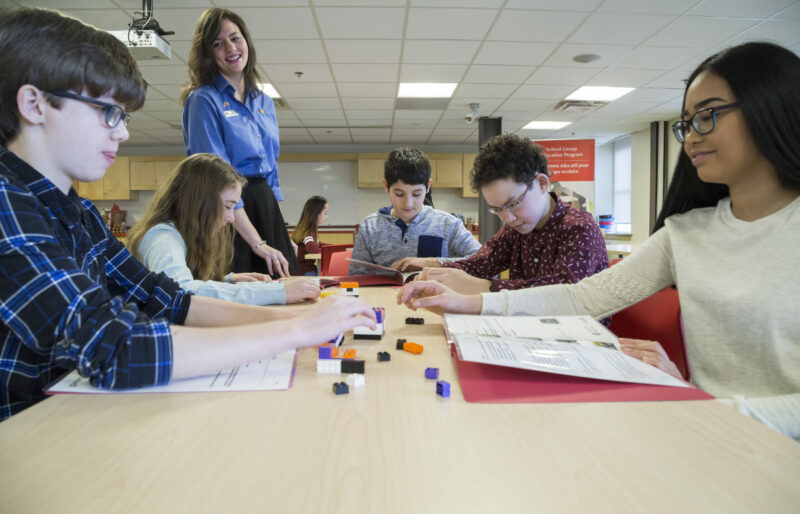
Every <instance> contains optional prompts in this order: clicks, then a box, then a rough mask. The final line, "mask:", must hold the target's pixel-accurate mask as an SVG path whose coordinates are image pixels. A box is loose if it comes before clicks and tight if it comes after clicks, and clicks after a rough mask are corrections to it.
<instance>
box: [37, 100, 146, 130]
mask: <svg viewBox="0 0 800 514" xmlns="http://www.w3.org/2000/svg"><path fill="white" fill-rule="evenodd" d="M45 93H49V94H51V95H53V96H58V97H61V98H71V99H73V100H80V101H81V102H86V103H87V104H92V105H96V106H98V107H102V108H103V114H104V115H105V119H104V122H105V124H106V126H107V127H108V128H114V127H116V126H117V125H119V122H120V121H122V124H123V125H125V126H126V127H127V126H128V122H129V121H131V115H130V114H128V113H127V112H125V111H124V110H123V109H122V107H120V106H119V105H114V104H109V103H106V102H101V101H100V100H95V99H94V98H91V97H88V96H83V95H79V94H77V93H73V92H71V91H45Z"/></svg>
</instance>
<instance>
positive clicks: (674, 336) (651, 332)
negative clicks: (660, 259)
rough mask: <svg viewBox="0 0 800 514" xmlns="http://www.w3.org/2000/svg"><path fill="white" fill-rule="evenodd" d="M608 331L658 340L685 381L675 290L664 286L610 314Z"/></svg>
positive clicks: (682, 341)
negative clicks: (652, 293) (637, 301)
mask: <svg viewBox="0 0 800 514" xmlns="http://www.w3.org/2000/svg"><path fill="white" fill-rule="evenodd" d="M619 260H620V259H614V260H613V261H611V263H610V264H611V265H614V264H616V263H617V262H618V261H619ZM609 329H610V330H611V331H612V332H614V334H615V335H616V336H617V337H626V338H631V339H647V340H650V341H658V342H659V343H661V346H662V347H663V348H664V351H666V352H667V355H668V356H669V358H670V360H671V361H672V362H674V363H675V365H676V366H677V367H678V371H680V372H681V376H683V378H684V379H686V380H689V363H688V362H687V360H686V346H685V343H684V339H683V323H682V321H681V305H680V301H679V299H678V291H677V290H676V289H674V288H672V287H666V288H664V289H662V290H661V291H659V292H657V293H655V294H654V295H652V296H650V297H648V298H645V299H644V300H642V301H640V302H639V303H636V304H634V305H631V306H630V307H628V308H626V309H623V310H621V311H620V312H618V313H616V314H614V315H613V316H612V317H611V326H610V327H609Z"/></svg>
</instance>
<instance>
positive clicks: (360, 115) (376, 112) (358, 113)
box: [343, 100, 394, 123]
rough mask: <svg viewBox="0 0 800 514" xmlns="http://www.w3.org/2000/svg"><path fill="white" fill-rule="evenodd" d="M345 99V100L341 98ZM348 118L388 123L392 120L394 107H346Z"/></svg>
mask: <svg viewBox="0 0 800 514" xmlns="http://www.w3.org/2000/svg"><path fill="white" fill-rule="evenodd" d="M343 101H345V102H346V101H347V100H343ZM345 113H346V114H347V119H348V120H351V122H352V120H359V122H364V121H366V120H380V121H382V122H386V123H389V122H391V121H392V114H393V113H394V109H348V108H345Z"/></svg>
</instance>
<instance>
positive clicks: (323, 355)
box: [319, 346, 331, 359]
mask: <svg viewBox="0 0 800 514" xmlns="http://www.w3.org/2000/svg"><path fill="white" fill-rule="evenodd" d="M319 358H320V359H330V358H331V347H330V346H320V347H319Z"/></svg>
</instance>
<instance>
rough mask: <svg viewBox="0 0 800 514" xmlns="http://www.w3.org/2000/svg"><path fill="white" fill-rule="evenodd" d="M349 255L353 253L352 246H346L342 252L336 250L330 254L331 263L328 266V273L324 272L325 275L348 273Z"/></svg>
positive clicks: (337, 275)
mask: <svg viewBox="0 0 800 514" xmlns="http://www.w3.org/2000/svg"><path fill="white" fill-rule="evenodd" d="M351 255H353V249H352V248H348V249H347V250H345V251H343V252H336V253H334V254H333V255H331V264H330V266H329V267H328V273H326V275H330V276H332V277H341V276H345V275H348V274H349V273H348V271H349V270H350V261H348V260H347V258H348V257H350V256H351Z"/></svg>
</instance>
